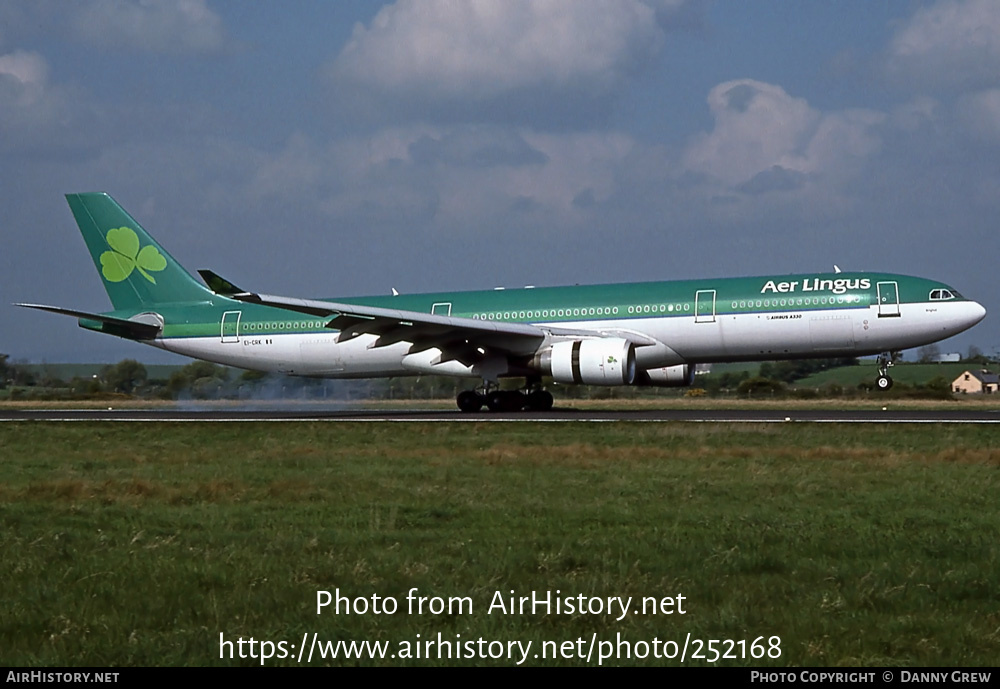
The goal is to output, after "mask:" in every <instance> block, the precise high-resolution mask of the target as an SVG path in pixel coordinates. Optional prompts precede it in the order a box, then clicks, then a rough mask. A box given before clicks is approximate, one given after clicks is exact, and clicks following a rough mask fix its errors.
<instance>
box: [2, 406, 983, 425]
mask: <svg viewBox="0 0 1000 689" xmlns="http://www.w3.org/2000/svg"><path fill="white" fill-rule="evenodd" d="M5 421H6V422H13V421H48V422H80V421H83V422H86V421H94V422H171V423H174V422H211V423H240V422H243V423H246V422H265V423H280V422H318V421H326V422H351V423H357V422H369V423H374V422H378V423H385V422H422V423H427V422H437V423H498V422H501V423H569V422H585V423H607V422H639V423H663V422H687V423H949V424H960V423H961V424H970V423H971V424H992V423H1000V409H986V410H973V409H956V410H913V409H889V408H886V409H875V410H872V409H862V410H825V409H824V410H820V409H783V410H782V409H765V410H751V409H715V410H698V409H643V410H627V411H600V410H582V409H562V410H560V409H554V410H552V411H550V412H544V413H537V412H517V413H500V414H493V413H479V414H463V413H462V412H460V411H457V410H456V411H450V410H448V411H440V410H405V411H400V410H388V411H387V410H370V409H347V408H342V409H335V410H330V409H315V408H310V409H270V410H269V409H227V408H205V409H180V410H178V409H121V410H119V409H32V410H0V422H5Z"/></svg>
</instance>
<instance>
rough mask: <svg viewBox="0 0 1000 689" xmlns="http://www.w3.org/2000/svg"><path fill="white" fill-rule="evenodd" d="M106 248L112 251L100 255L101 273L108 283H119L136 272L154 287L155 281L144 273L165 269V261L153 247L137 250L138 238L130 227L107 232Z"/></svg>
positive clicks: (148, 246)
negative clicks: (108, 247)
mask: <svg viewBox="0 0 1000 689" xmlns="http://www.w3.org/2000/svg"><path fill="white" fill-rule="evenodd" d="M107 240H108V246H110V247H111V248H112V251H105V252H104V253H103V254H101V273H102V274H103V275H104V278H105V279H106V280H107V281H108V282H121V281H122V280H125V279H126V278H127V277H128V276H129V275H131V274H132V271H133V270H138V271H139V273H140V274H142V276H143V277H144V278H146V279H147V280H149V281H150V282H152V283H153V284H154V285H155V284H156V280H155V279H154V278H153V276H152V275H150V274H149V273H148V272H146V271H153V272H159V271H161V270H163V269H164V268H166V267H167V259H165V258H164V257H163V254H161V253H160V252H159V251H158V250H157V249H156V247H155V246H153V245H151V244H150V245H147V246H144V247H142V249H141V250H140V249H139V236H138V235H136V233H135V230H133V229H132V228H131V227H118V228H115V229H112V230H108V234H107Z"/></svg>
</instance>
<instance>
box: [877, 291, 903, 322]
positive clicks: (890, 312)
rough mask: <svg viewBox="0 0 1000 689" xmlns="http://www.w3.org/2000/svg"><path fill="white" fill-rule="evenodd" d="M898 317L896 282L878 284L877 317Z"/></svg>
mask: <svg viewBox="0 0 1000 689" xmlns="http://www.w3.org/2000/svg"><path fill="white" fill-rule="evenodd" d="M898 316H899V285H898V284H896V282H880V283H878V317H879V318H896V317H898Z"/></svg>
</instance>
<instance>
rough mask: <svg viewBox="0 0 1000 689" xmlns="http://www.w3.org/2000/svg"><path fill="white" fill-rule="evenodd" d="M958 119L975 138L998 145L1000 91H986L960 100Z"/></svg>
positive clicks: (999, 139) (999, 133) (999, 135)
mask: <svg viewBox="0 0 1000 689" xmlns="http://www.w3.org/2000/svg"><path fill="white" fill-rule="evenodd" d="M956 107H957V111H958V117H959V119H960V121H961V122H962V123H963V125H964V126H965V127H966V129H967V130H968V131H969V132H970V133H971V134H973V135H974V136H975V137H977V138H979V139H981V140H984V141H988V142H990V143H994V144H1000V89H986V90H984V91H979V92H978V93H974V94H971V95H969V96H966V97H964V98H962V99H961V100H960V101H959V103H958V105H957V106H956Z"/></svg>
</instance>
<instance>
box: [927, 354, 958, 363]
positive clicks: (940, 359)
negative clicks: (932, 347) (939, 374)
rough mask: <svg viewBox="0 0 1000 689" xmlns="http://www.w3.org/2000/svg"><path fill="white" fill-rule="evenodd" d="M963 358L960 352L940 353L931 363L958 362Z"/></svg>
mask: <svg viewBox="0 0 1000 689" xmlns="http://www.w3.org/2000/svg"><path fill="white" fill-rule="evenodd" d="M961 360H962V355H961V354H959V353H958V352H948V353H947V354H939V355H937V356H936V357H934V358H933V359H931V363H934V364H957V363H958V362H959V361H961Z"/></svg>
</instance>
